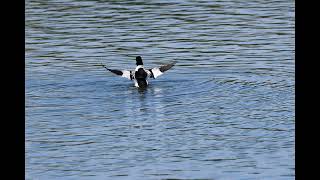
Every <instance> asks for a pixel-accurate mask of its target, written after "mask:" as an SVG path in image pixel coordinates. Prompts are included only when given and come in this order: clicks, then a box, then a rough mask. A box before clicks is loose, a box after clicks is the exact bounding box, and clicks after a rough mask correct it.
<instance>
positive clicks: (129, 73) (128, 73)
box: [101, 64, 134, 80]
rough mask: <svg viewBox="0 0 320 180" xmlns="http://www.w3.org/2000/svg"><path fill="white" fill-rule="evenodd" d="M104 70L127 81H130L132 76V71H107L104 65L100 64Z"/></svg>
mask: <svg viewBox="0 0 320 180" xmlns="http://www.w3.org/2000/svg"><path fill="white" fill-rule="evenodd" d="M101 65H102V66H103V67H104V68H106V69H107V70H108V71H110V72H112V73H114V74H116V75H118V76H121V77H124V78H127V79H130V80H132V79H133V77H134V76H133V75H132V71H128V70H116V69H109V68H107V67H106V66H105V65H103V64H101Z"/></svg>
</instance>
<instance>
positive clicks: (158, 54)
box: [25, 0, 295, 180]
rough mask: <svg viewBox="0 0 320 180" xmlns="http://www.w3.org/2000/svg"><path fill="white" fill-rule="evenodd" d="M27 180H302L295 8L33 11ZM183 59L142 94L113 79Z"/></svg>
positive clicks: (71, 1)
mask: <svg viewBox="0 0 320 180" xmlns="http://www.w3.org/2000/svg"><path fill="white" fill-rule="evenodd" d="M25 12H26V22H25V24H26V32H25V34H26V141H25V145H26V168H25V170H26V179H86V180H87V179H130V180H131V179H134V180H135V179H136V180H138V179H147V180H148V179H152V180H153V179H169V178H176V179H214V180H226V179H237V180H240V179H245V180H248V179H295V162H294V161H295V150H294V146H295V142H294V131H295V126H294V125H295V114H294V88H295V87H294V85H295V84H294V35H295V34H294V26H295V25H294V18H295V16H294V1H285V0H279V1H276V0H274V1H268V2H265V1H256V0H250V1H236V0H235V1H230V0H221V1H209V0H203V1H195V0H189V1H187V0H185V1H160V0H154V1H146V2H145V1H118V0H117V1H111V0H110V1H75V0H63V1H62V0H49V1H38V0H27V1H26V7H25ZM138 55H140V56H142V58H143V59H144V64H145V67H147V68H151V67H155V66H159V65H160V64H165V63H169V62H172V61H177V64H176V66H175V67H174V68H173V69H171V70H169V71H168V72H166V73H165V74H164V75H163V76H161V77H159V78H158V79H155V80H150V81H149V82H150V87H149V88H148V89H147V90H145V91H139V90H138V89H136V88H135V87H134V86H133V83H132V82H130V81H129V80H127V79H123V78H120V77H117V76H115V75H113V74H111V73H110V72H107V71H106V70H105V69H104V68H102V67H101V66H100V63H101V62H102V63H103V64H106V65H108V66H109V67H112V68H115V69H134V68H135V56H138Z"/></svg>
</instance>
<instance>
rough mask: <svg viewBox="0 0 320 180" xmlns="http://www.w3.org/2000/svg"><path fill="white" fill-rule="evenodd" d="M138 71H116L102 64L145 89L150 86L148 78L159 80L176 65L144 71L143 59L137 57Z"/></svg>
mask: <svg viewBox="0 0 320 180" xmlns="http://www.w3.org/2000/svg"><path fill="white" fill-rule="evenodd" d="M136 65H137V67H136V69H135V70H134V71H128V70H116V69H109V68H107V67H106V66H105V65H103V64H102V66H103V67H104V68H106V69H107V70H109V71H111V72H112V73H114V74H116V75H119V76H121V77H124V78H127V79H130V80H133V81H134V85H135V86H136V87H140V88H145V87H147V86H148V81H147V79H148V78H153V79H155V78H157V77H159V76H160V75H162V74H163V73H164V72H165V71H167V70H169V69H170V68H172V66H174V65H175V63H170V64H165V65H162V66H160V67H155V68H152V69H144V67H143V62H142V58H141V57H140V56H137V57H136Z"/></svg>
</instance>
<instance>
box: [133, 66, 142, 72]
mask: <svg viewBox="0 0 320 180" xmlns="http://www.w3.org/2000/svg"><path fill="white" fill-rule="evenodd" d="M140 68H143V65H138V66H137V67H136V69H135V71H138V69H140Z"/></svg>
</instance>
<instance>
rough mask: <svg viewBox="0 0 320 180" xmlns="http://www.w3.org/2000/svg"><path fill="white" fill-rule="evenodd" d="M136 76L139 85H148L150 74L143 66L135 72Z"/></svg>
mask: <svg viewBox="0 0 320 180" xmlns="http://www.w3.org/2000/svg"><path fill="white" fill-rule="evenodd" d="M134 76H135V79H136V80H137V83H138V85H139V87H146V86H147V85H148V82H147V80H146V79H147V76H148V74H147V73H146V72H145V71H144V69H143V68H139V69H138V71H136V72H135V74H134Z"/></svg>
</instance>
